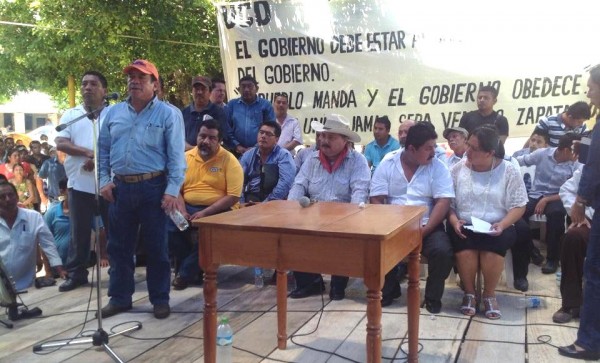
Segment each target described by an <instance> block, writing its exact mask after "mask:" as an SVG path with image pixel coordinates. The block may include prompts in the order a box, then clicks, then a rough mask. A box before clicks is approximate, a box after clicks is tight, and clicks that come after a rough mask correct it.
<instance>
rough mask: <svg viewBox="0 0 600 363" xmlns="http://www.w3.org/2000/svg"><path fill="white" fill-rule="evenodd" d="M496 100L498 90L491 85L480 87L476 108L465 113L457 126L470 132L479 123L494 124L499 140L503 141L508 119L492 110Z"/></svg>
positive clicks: (506, 135) (506, 133) (505, 136)
mask: <svg viewBox="0 0 600 363" xmlns="http://www.w3.org/2000/svg"><path fill="white" fill-rule="evenodd" d="M497 101H498V90H496V89H495V88H494V87H492V86H483V87H481V88H480V89H479V92H477V110H475V111H471V112H467V113H465V114H464V115H463V117H461V119H460V123H459V124H458V126H459V127H462V128H464V129H466V130H467V131H468V132H469V133H471V132H473V130H475V129H476V128H477V127H479V126H481V125H484V124H490V125H494V126H495V127H496V130H498V135H499V136H500V140H502V142H503V143H504V142H505V141H506V138H507V137H508V120H507V119H506V117H504V116H502V115H501V114H499V113H498V112H496V111H494V105H495V104H496V102H497Z"/></svg>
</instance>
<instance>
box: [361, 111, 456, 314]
mask: <svg viewBox="0 0 600 363" xmlns="http://www.w3.org/2000/svg"><path fill="white" fill-rule="evenodd" d="M436 139H437V134H436V132H435V130H434V129H433V127H432V126H431V124H428V123H425V122H419V123H417V124H416V125H415V126H413V127H411V128H410V130H409V131H408V136H407V137H406V145H405V147H404V149H403V150H401V151H398V152H397V153H395V154H394V156H393V157H392V158H388V159H386V160H384V161H382V162H381V164H380V165H379V167H378V168H377V170H375V173H374V174H373V179H372V180H371V188H370V190H371V191H370V202H371V204H398V205H422V206H427V208H428V210H427V213H425V215H423V220H422V225H423V228H422V230H421V231H422V234H423V250H422V251H421V254H423V256H426V257H427V258H428V260H429V264H428V267H429V274H428V276H427V284H426V286H425V308H426V309H427V311H429V312H430V313H431V314H438V313H439V312H440V311H441V309H442V295H443V294H444V281H445V280H446V278H448V275H449V274H450V270H452V266H454V251H453V249H452V244H451V243H450V238H449V237H448V235H447V234H446V232H445V230H444V224H443V222H444V219H445V218H446V214H448V210H449V209H450V200H451V199H452V198H454V187H453V184H452V178H451V176H450V172H449V171H448V168H447V167H446V166H445V165H444V162H443V161H442V160H440V159H438V158H436V157H435V147H436V143H435V141H436ZM395 275H396V271H395V270H392V271H390V272H388V273H387V275H385V283H384V285H383V290H382V295H383V296H382V299H381V306H388V305H390V304H391V303H392V301H393V299H395V298H398V297H400V283H399V281H397V279H396V276H395Z"/></svg>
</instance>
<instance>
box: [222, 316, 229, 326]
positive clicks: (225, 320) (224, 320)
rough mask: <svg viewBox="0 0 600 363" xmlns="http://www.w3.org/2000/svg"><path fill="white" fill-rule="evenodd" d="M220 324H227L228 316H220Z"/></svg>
mask: <svg viewBox="0 0 600 363" xmlns="http://www.w3.org/2000/svg"><path fill="white" fill-rule="evenodd" d="M221 324H229V318H228V317H226V316H223V317H221Z"/></svg>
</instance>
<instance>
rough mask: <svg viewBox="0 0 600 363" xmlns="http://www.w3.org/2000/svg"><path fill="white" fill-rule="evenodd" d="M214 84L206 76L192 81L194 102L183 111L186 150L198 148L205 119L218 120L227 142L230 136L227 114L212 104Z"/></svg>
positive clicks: (197, 77)
mask: <svg viewBox="0 0 600 363" xmlns="http://www.w3.org/2000/svg"><path fill="white" fill-rule="evenodd" d="M211 90H212V82H211V80H210V78H208V77H205V76H196V77H194V78H193V79H192V96H194V102H192V103H191V104H190V105H189V106H188V107H186V108H184V109H183V110H181V112H182V113H183V123H184V125H185V150H186V151H187V150H190V149H193V148H194V147H195V146H196V138H197V136H198V132H199V131H200V126H202V124H203V122H204V120H205V119H208V118H212V119H215V120H217V123H218V124H219V127H220V129H221V132H222V135H225V142H227V136H228V135H229V133H230V132H229V127H228V124H227V123H226V122H225V112H223V109H222V108H221V107H218V106H217V105H215V104H214V103H212V102H210V94H211Z"/></svg>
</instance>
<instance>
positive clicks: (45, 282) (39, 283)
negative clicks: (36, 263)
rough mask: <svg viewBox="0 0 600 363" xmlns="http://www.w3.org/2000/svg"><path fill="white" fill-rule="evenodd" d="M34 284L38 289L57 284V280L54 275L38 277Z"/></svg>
mask: <svg viewBox="0 0 600 363" xmlns="http://www.w3.org/2000/svg"><path fill="white" fill-rule="evenodd" d="M34 284H35V288H36V289H41V288H42V287H48V286H54V285H56V280H55V279H54V278H52V277H37V278H36V279H35V281H34ZM59 289H60V288H59Z"/></svg>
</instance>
